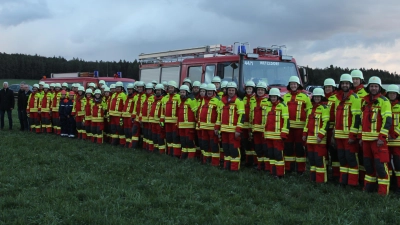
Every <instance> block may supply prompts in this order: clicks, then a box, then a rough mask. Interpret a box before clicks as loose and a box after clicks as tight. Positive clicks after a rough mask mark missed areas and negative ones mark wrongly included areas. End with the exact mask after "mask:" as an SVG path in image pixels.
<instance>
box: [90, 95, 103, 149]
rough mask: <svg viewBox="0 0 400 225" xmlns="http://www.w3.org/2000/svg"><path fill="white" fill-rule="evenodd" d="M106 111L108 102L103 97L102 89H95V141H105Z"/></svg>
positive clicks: (92, 110) (93, 103)
mask: <svg viewBox="0 0 400 225" xmlns="http://www.w3.org/2000/svg"><path fill="white" fill-rule="evenodd" d="M106 111H107V102H106V101H105V100H104V99H103V98H102V96H101V90H100V89H97V90H95V91H94V98H93V101H92V105H91V114H92V123H91V131H92V134H93V139H92V142H93V143H98V144H102V143H103V130H104V115H105V113H106Z"/></svg>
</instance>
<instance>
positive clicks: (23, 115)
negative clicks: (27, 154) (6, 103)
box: [17, 82, 32, 131]
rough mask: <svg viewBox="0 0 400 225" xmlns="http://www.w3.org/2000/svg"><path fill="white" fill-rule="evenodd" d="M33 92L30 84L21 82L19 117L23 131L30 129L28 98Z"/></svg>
mask: <svg viewBox="0 0 400 225" xmlns="http://www.w3.org/2000/svg"><path fill="white" fill-rule="evenodd" d="M31 93H32V92H31V91H30V90H29V85H27V84H25V83H24V82H21V84H20V89H19V91H18V108H17V109H18V119H19V123H20V125H21V128H20V130H21V131H29V123H28V115H27V112H26V107H27V105H28V98H29V95H30V94H31Z"/></svg>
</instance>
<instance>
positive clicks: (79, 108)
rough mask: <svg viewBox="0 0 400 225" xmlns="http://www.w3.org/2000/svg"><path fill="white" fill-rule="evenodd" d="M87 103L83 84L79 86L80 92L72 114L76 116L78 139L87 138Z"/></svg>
mask: <svg viewBox="0 0 400 225" xmlns="http://www.w3.org/2000/svg"><path fill="white" fill-rule="evenodd" d="M85 105H86V98H85V88H84V87H83V86H79V88H78V94H77V97H76V100H75V102H74V107H73V109H72V116H74V117H75V127H76V130H77V133H78V139H82V140H86V131H85V129H84V118H85Z"/></svg>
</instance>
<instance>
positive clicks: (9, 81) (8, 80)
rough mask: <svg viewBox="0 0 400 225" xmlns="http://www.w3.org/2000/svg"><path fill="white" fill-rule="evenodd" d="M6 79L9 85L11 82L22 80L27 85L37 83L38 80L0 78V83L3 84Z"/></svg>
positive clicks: (15, 82)
mask: <svg viewBox="0 0 400 225" xmlns="http://www.w3.org/2000/svg"><path fill="white" fill-rule="evenodd" d="M5 81H7V82H8V84H9V85H11V84H19V83H21V82H22V81H25V83H27V84H29V85H33V84H38V83H39V80H28V79H0V84H1V85H3V82H5Z"/></svg>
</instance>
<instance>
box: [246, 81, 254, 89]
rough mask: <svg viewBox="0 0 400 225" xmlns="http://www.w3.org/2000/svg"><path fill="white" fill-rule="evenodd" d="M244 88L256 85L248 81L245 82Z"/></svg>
mask: <svg viewBox="0 0 400 225" xmlns="http://www.w3.org/2000/svg"><path fill="white" fill-rule="evenodd" d="M246 87H256V84H255V83H254V81H252V80H249V81H247V82H246Z"/></svg>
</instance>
